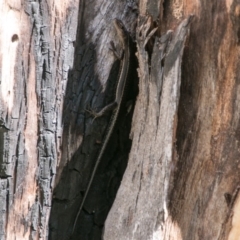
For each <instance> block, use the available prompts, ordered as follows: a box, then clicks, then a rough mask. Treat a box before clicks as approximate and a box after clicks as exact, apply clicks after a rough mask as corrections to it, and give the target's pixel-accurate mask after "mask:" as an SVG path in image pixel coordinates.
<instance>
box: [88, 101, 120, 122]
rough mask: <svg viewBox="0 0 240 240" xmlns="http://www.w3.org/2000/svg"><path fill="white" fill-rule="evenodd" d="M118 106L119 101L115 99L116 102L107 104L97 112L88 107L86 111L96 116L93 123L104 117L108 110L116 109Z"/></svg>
mask: <svg viewBox="0 0 240 240" xmlns="http://www.w3.org/2000/svg"><path fill="white" fill-rule="evenodd" d="M116 107H117V102H115V101H114V102H112V103H110V104H108V105H107V106H105V107H104V108H103V109H101V110H100V111H99V112H96V111H95V110H93V109H86V111H87V112H88V113H90V115H92V116H93V117H94V118H93V120H92V123H93V122H94V120H95V119H96V118H98V117H102V116H103V115H104V114H105V113H106V112H108V111H111V110H113V109H115V108H116Z"/></svg>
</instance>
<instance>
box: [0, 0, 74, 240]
mask: <svg viewBox="0 0 240 240" xmlns="http://www.w3.org/2000/svg"><path fill="white" fill-rule="evenodd" d="M63 2H64V1H63ZM63 6H64V5H61V3H59V4H58V3H53V2H51V4H50V1H44V2H42V1H40V2H38V1H23V2H17V1H1V8H0V9H1V10H0V11H1V14H0V15H1V35H0V37H1V40H0V42H1V44H0V48H1V53H2V54H1V71H0V74H1V81H0V109H1V111H0V182H1V185H0V189H1V190H0V199H1V201H0V208H1V214H0V215H1V218H0V226H1V227H0V236H1V237H0V239H1V240H3V239H47V236H48V220H49V215H50V209H51V199H52V191H53V187H54V179H55V175H56V171H57V165H58V163H59V160H60V155H59V153H60V146H61V141H62V140H61V138H62V105H63V101H64V95H65V88H66V81H67V77H68V74H67V72H68V71H69V68H71V67H72V64H73V53H74V45H73V43H74V41H75V37H76V28H77V24H76V19H77V16H78V2H77V1H75V2H72V3H67V4H66V5H65V7H66V6H67V7H68V8H69V13H68V14H65V13H66V9H64V8H63Z"/></svg>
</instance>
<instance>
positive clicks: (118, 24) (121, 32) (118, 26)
mask: <svg viewBox="0 0 240 240" xmlns="http://www.w3.org/2000/svg"><path fill="white" fill-rule="evenodd" d="M113 24H114V26H115V28H116V30H117V34H118V36H119V37H120V38H122V40H125V39H126V37H127V34H128V32H127V29H126V28H125V26H124V25H123V23H122V21H121V20H119V19H117V18H115V19H114V20H113Z"/></svg>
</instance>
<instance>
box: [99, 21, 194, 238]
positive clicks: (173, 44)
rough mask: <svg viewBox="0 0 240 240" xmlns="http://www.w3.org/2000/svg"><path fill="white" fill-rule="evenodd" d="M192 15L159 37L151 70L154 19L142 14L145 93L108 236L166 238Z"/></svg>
mask: <svg viewBox="0 0 240 240" xmlns="http://www.w3.org/2000/svg"><path fill="white" fill-rule="evenodd" d="M190 19H191V18H188V19H186V20H184V21H183V22H182V23H181V24H180V26H179V27H178V28H177V30H176V31H175V32H174V33H172V32H171V31H169V32H168V33H166V35H164V36H162V37H161V38H156V39H155V43H154V47H153V54H152V58H151V59H150V62H151V69H150V70H149V65H148V63H149V56H148V53H147V52H146V50H145V46H146V44H147V42H146V39H148V34H149V30H150V26H151V19H150V18H149V19H148V20H146V18H140V21H139V25H138V30H137V46H138V59H139V78H140V84H139V89H140V92H139V96H138V100H137V103H136V107H135V113H134V118H133V130H132V136H133V145H132V149H131V154H130V157H129V163H128V167H127V169H126V172H125V174H124V178H123V181H122V184H121V186H120V189H119V191H118V193H117V196H116V200H115V202H114V204H113V207H112V209H111V210H110V213H109V215H108V218H107V220H106V222H105V232H104V239H155V238H156V239H164V235H165V229H162V226H163V224H164V222H165V221H166V219H167V218H168V210H167V208H166V207H167V205H168V191H169V183H170V175H171V170H172V169H173V168H172V165H173V161H172V158H173V156H172V153H173V151H172V149H173V148H174V138H175V121H176V115H177V109H178V108H177V107H178V102H179V96H180V84H181V62H182V55H183V49H184V44H185V41H186V37H187V35H188V32H189V22H190ZM153 31H154V30H153ZM150 34H151V32H150ZM172 35H173V36H172ZM171 36H172V40H171Z"/></svg>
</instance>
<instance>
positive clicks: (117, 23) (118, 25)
mask: <svg viewBox="0 0 240 240" xmlns="http://www.w3.org/2000/svg"><path fill="white" fill-rule="evenodd" d="M113 25H114V27H115V29H116V32H117V36H118V38H119V40H120V43H121V45H122V49H123V51H122V56H121V64H120V70H119V74H118V78H117V83H116V91H115V100H114V102H112V103H110V104H108V105H107V106H105V107H104V108H103V109H102V110H101V111H100V112H98V113H93V115H94V116H95V118H97V117H101V116H102V115H104V113H106V112H107V111H110V110H113V111H112V115H111V119H110V123H109V126H108V128H107V131H106V135H105V137H104V141H103V144H102V146H101V149H100V151H99V154H98V157H97V160H96V163H95V165H94V168H93V171H92V174H91V177H90V180H89V182H88V185H87V188H86V191H85V194H84V196H83V200H82V202H81V204H80V207H79V210H78V212H77V215H76V217H75V221H74V224H73V228H72V235H73V233H74V230H75V227H76V224H77V220H78V217H79V215H80V213H81V211H82V209H83V206H84V203H85V201H86V198H87V195H88V193H89V190H90V188H91V185H92V182H93V179H94V176H95V173H96V171H97V169H98V165H99V163H100V161H101V159H102V156H103V154H104V152H105V149H106V147H107V145H108V142H109V139H110V137H111V135H112V133H113V130H114V127H115V125H116V122H117V120H118V117H119V112H120V108H121V106H122V102H123V98H124V94H125V90H126V86H127V78H128V73H129V65H130V35H129V33H128V31H127V30H126V28H125V26H124V24H123V23H122V21H121V20H119V19H117V18H115V19H114V20H113ZM111 43H112V42H111ZM112 45H113V44H112ZM112 50H113V51H115V55H116V56H117V54H116V49H115V47H114V45H113V46H112Z"/></svg>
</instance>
